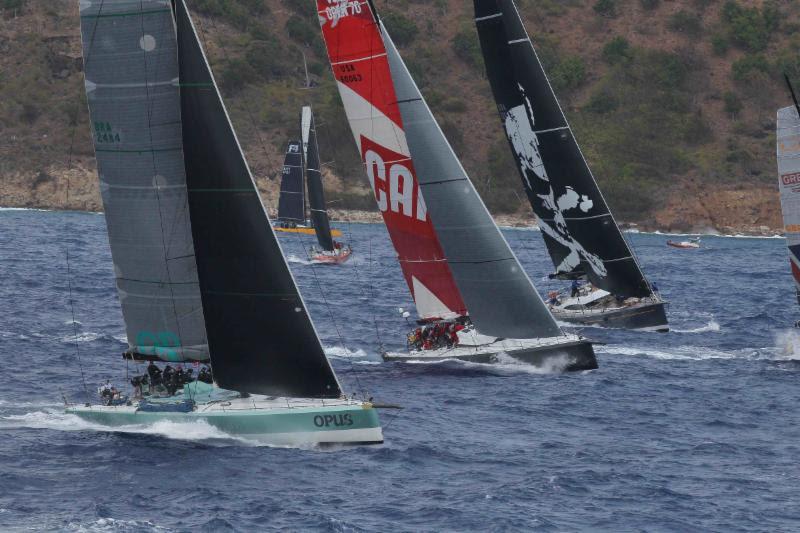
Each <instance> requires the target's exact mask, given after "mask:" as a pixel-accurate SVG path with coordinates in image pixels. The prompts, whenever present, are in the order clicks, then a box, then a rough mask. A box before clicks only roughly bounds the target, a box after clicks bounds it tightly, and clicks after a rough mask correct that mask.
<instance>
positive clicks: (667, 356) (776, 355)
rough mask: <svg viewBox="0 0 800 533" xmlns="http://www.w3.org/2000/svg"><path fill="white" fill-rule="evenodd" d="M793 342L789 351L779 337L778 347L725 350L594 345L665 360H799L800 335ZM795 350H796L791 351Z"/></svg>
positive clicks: (600, 350) (601, 350)
mask: <svg viewBox="0 0 800 533" xmlns="http://www.w3.org/2000/svg"><path fill="white" fill-rule="evenodd" d="M793 342H794V343H795V344H791V343H790V344H789V346H790V351H788V352H787V351H786V350H785V348H786V347H785V345H782V344H781V340H780V339H779V340H778V341H777V342H776V343H777V345H778V347H777V348H776V347H774V346H767V347H764V348H742V349H740V350H733V351H725V350H717V349H714V348H709V347H706V346H674V347H670V348H669V349H668V350H664V349H653V348H649V347H647V348H645V347H636V346H617V345H608V346H595V350H596V351H597V353H599V354H608V355H624V356H632V357H649V358H652V359H661V360H665V361H706V360H713V359H719V360H722V359H728V360H734V359H738V360H743V361H790V360H795V359H796V360H799V361H800V336H798V337H796V338H795V339H793ZM791 350H796V351H791Z"/></svg>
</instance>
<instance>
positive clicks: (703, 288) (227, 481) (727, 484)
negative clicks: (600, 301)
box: [0, 210, 800, 532]
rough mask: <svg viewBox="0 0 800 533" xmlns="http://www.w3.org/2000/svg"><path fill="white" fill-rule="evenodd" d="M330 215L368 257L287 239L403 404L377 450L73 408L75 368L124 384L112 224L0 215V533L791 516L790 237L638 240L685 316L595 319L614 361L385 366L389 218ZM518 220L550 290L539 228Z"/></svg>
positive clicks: (332, 341)
mask: <svg viewBox="0 0 800 533" xmlns="http://www.w3.org/2000/svg"><path fill="white" fill-rule="evenodd" d="M338 227H340V228H341V229H342V230H344V231H345V240H349V241H350V242H351V244H352V245H353V248H354V250H355V252H356V256H355V258H354V260H352V261H351V262H350V263H348V264H347V265H344V266H341V267H329V266H328V267H326V266H317V265H312V264H310V263H309V261H308V256H307V253H306V248H307V246H309V245H310V244H312V242H313V241H312V240H311V238H309V237H298V236H284V237H281V241H282V243H283V245H284V249H285V251H286V255H287V256H288V257H289V260H290V263H291V266H292V268H293V270H294V272H295V274H296V276H297V278H298V280H299V283H300V284H301V286H302V290H303V293H304V295H305V297H306V301H307V302H308V303H309V305H310V308H311V312H312V315H313V317H314V319H315V322H316V325H317V327H318V329H319V331H320V334H321V336H322V337H323V339H324V343H325V345H326V348H327V352H328V355H329V357H330V358H331V360H332V361H333V364H334V367H335V368H336V370H337V372H338V374H339V376H340V379H341V380H342V382H343V383H344V385H345V386H346V388H348V389H349V390H350V391H355V392H364V393H366V394H369V395H372V396H374V397H375V398H377V399H379V400H381V401H384V402H390V403H396V404H400V405H402V406H403V407H404V408H405V409H403V410H402V411H388V412H383V413H382V422H383V425H384V433H385V438H386V443H385V444H383V445H380V446H373V447H341V448H326V449H314V448H304V449H296V448H271V447H265V446H256V445H254V444H253V443H252V442H248V441H243V440H238V439H236V438H235V437H232V436H230V435H226V434H224V433H221V432H220V431H218V430H216V429H214V428H212V427H210V426H207V425H202V424H189V425H176V424H156V425H154V426H142V427H129V428H126V429H125V430H124V431H116V432H112V431H107V430H105V428H103V427H99V426H94V425H91V424H87V423H85V422H81V421H80V420H78V419H77V418H74V417H72V416H66V415H64V414H63V409H62V405H63V404H62V395H63V396H67V397H70V398H81V397H82V396H81V395H82V378H81V372H83V375H84V378H85V381H86V382H87V383H88V384H89V386H90V387H91V388H92V389H94V388H95V387H96V386H97V385H98V384H100V383H101V382H102V381H104V380H105V379H107V378H110V379H112V380H113V381H116V382H118V383H122V382H123V380H124V377H125V372H126V367H125V363H124V362H123V361H122V359H121V357H120V353H121V352H122V351H123V350H124V349H125V346H126V345H125V341H124V339H125V337H124V327H123V324H122V317H121V313H120V310H119V306H118V302H117V295H116V290H115V287H114V281H113V273H112V267H111V260H110V252H109V248H108V241H107V237H106V232H105V226H104V219H103V217H102V215H97V214H88V213H62V212H43V211H23V210H0V530H3V531H17V530H20V531H22V530H62V531H126V532H127V531H130V532H139V531H142V532H148V531H270V530H314V531H337V532H338V531H342V532H344V531H347V532H349V531H464V530H480V531H506V530H526V531H528V530H536V531H578V530H587V531H724V532H729V531H759V530H760V531H796V530H799V529H800V507H799V506H798V489H800V408H798V403H799V402H798V400H800V337H798V336H796V335H795V333H794V331H793V328H792V324H793V323H794V322H795V320H797V319H798V318H800V309H798V307H797V302H796V301H795V298H794V289H793V286H792V281H791V278H790V274H789V265H788V261H787V255H786V251H785V248H784V246H785V245H784V241H783V240H782V239H778V238H774V239H758V238H726V237H706V238H704V241H703V244H704V247H703V249H701V250H676V249H672V248H668V247H666V246H665V241H666V239H667V238H668V237H667V236H663V235H646V234H630V235H628V236H629V238H630V240H631V241H632V242H633V244H634V246H635V248H636V250H637V252H638V254H639V256H640V258H641V261H642V263H643V265H644V269H645V271H646V272H647V274H648V275H649V277H651V279H654V280H656V281H657V282H658V284H659V286H660V287H661V290H662V293H663V294H664V296H665V297H666V298H667V299H668V300H669V301H670V302H671V305H670V309H669V316H670V319H671V323H672V327H673V331H672V332H671V333H669V334H657V333H635V332H623V331H608V330H602V329H594V328H592V329H585V330H583V332H584V334H585V335H587V336H590V337H591V338H593V339H595V340H597V341H601V342H603V343H606V344H605V345H600V346H598V347H597V352H598V359H599V363H600V369H599V370H597V371H592V372H585V373H579V374H572V375H559V374H547V373H541V372H537V371H535V370H533V369H531V368H530V367H527V366H525V365H516V364H513V363H512V364H498V365H475V364H466V363H446V364H407V363H392V364H389V363H381V362H380V358H379V356H378V351H379V346H380V345H381V344H383V345H384V346H385V347H387V348H393V347H394V348H399V347H401V346H402V345H403V344H404V336H405V333H406V331H407V329H408V326H407V324H406V321H405V319H404V318H403V317H402V316H401V314H400V312H399V309H400V308H403V309H409V310H411V309H413V307H412V303H411V301H410V298H409V295H408V291H407V289H406V287H405V284H404V282H403V279H402V277H401V274H400V270H399V267H398V265H397V263H396V261H395V259H394V254H393V251H392V250H391V248H390V245H389V243H388V240H387V236H386V232H385V230H384V228H383V227H382V226H380V225H364V224H353V225H348V224H339V225H338ZM505 233H506V236H507V238H508V239H509V241H510V243H511V244H512V246H513V247H514V248H515V249H516V250H517V252H518V254H519V256H520V259H521V261H522V262H523V264H524V265H525V267H526V268H527V269H528V271H529V273H530V275H531V277H532V278H533V279H534V280H535V282H536V283H537V285H538V288H539V289H540V290H541V291H542V292H545V291H547V290H548V289H550V288H554V287H555V285H553V284H552V283H551V282H549V281H546V280H544V279H543V278H544V277H545V275H546V273H548V272H549V271H550V269H551V267H550V266H548V262H547V260H546V258H545V255H544V247H543V244H542V240H541V236H540V235H539V233H537V232H536V231H526V230H508V231H506V232H505ZM67 253H69V258H70V261H69V268H68V267H67ZM70 285H71V288H72V294H73V300H74V322H73V313H72V308H71V306H70V305H69V296H68V295H69V288H70ZM76 333H77V334H76ZM130 370H133V369H130Z"/></svg>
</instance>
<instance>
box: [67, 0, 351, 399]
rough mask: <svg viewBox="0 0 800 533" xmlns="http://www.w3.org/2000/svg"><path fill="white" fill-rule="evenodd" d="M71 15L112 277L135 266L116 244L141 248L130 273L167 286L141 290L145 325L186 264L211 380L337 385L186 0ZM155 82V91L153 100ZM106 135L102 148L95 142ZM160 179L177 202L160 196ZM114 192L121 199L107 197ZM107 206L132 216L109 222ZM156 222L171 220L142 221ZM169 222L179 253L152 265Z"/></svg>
mask: <svg viewBox="0 0 800 533" xmlns="http://www.w3.org/2000/svg"><path fill="white" fill-rule="evenodd" d="M173 14H174V18H173ZM81 17H82V21H83V26H84V27H83V30H84V56H85V61H86V72H87V90H88V94H89V100H90V108H91V110H92V121H93V123H94V124H95V130H96V131H95V133H96V137H95V144H96V147H98V160H99V161H98V165H99V166H100V167H101V168H100V174H101V176H102V178H101V179H102V182H103V183H109V184H113V185H115V187H106V191H105V192H104V195H105V196H106V197H107V198H108V199H109V200H110V202H108V200H106V201H107V202H108V203H107V204H106V205H107V206H111V207H112V209H111V211H112V213H111V214H110V215H109V217H110V218H109V220H110V222H109V234H110V235H111V241H112V249H113V252H112V253H114V254H115V263H117V262H120V263H121V264H120V265H118V267H117V270H118V271H121V274H120V272H118V274H117V277H118V280H119V279H120V278H123V279H125V280H128V279H129V278H130V277H131V274H129V273H128V272H127V271H126V269H128V268H133V267H132V265H135V263H134V262H133V259H128V258H127V256H128V255H130V256H135V257H134V259H138V260H141V261H145V259H142V258H141V257H140V256H142V255H148V254H149V255H148V257H147V258H146V261H148V262H147V264H142V265H141V266H140V267H137V268H138V270H136V271H135V275H137V276H140V278H137V280H136V281H137V282H138V283H140V284H141V285H142V286H150V285H152V286H153V290H155V289H162V286H164V285H166V286H167V289H166V291H167V292H161V293H157V294H155V295H154V296H153V297H151V298H149V299H148V300H145V303H146V304H147V305H148V307H147V311H148V312H149V313H150V315H151V318H150V320H151V321H152V323H153V324H154V325H155V324H157V323H159V321H161V320H163V318H162V317H160V316H158V315H159V313H162V314H166V310H165V309H166V308H167V306H166V305H165V304H163V303H162V304H161V307H155V306H154V304H152V305H151V304H150V303H149V300H151V299H152V300H159V301H161V300H168V298H167V296H169V298H172V299H176V296H175V294H178V293H177V290H175V291H173V292H172V293H170V292H168V291H169V290H170V286H171V285H178V284H179V283H178V282H176V279H177V277H176V270H175V269H174V267H173V262H174V261H181V263H180V264H182V265H186V266H185V271H186V272H189V274H186V272H182V273H183V276H184V277H183V278H180V282H181V283H184V285H185V286H186V287H190V288H192V291H191V292H190V291H189V290H188V289H187V288H185V287H184V288H183V290H185V291H187V292H188V293H189V294H190V296H192V299H188V298H187V299H186V300H187V301H191V302H193V303H195V304H196V309H195V311H194V314H195V315H200V316H202V317H203V319H204V324H205V328H204V338H205V337H206V336H207V339H208V343H207V344H208V354H209V355H210V359H211V363H212V364H213V368H214V378H215V380H216V382H217V384H218V385H219V386H221V387H223V388H226V389H231V390H236V391H241V392H249V393H256V394H266V395H272V396H277V395H288V396H298V397H316V398H329V397H338V396H340V394H341V391H340V387H339V384H338V382H337V380H336V376H335V375H334V373H333V370H332V369H331V367H330V365H329V363H328V361H327V359H326V357H325V354H324V352H323V350H322V346H321V343H320V341H319V338H318V337H317V334H316V331H315V330H314V326H313V324H312V323H311V319H310V317H309V316H308V312H307V310H306V306H305V304H304V302H303V300H302V298H301V296H300V294H299V292H298V289H297V286H296V284H295V283H294V279H293V278H292V275H291V272H290V270H289V267H288V265H287V264H286V261H285V259H284V257H283V254H282V252H281V249H280V246H279V244H278V241H277V238H276V237H275V234H274V232H273V231H272V228H271V226H270V224H269V219H268V217H267V215H266V212H265V211H264V208H263V205H262V203H261V199H260V197H259V194H258V191H257V189H256V187H255V184H254V182H253V179H252V176H251V174H250V170H249V168H248V166H247V163H246V161H245V159H244V156H243V154H242V151H241V148H240V146H239V143H238V140H237V139H236V136H235V134H234V131H233V128H232V126H231V124H230V121H229V119H228V116H227V112H226V110H225V107H224V105H223V103H222V99H221V97H220V95H219V92H218V90H217V87H216V84H215V82H214V78H213V75H212V73H211V70H210V68H209V66H208V63H207V61H206V58H205V55H204V53H203V50H202V48H201V46H200V43H199V41H198V38H197V34H196V33H195V31H194V27H193V25H192V21H191V19H190V17H189V14H188V12H187V9H186V5H185V3H184V0H150V1H145V0H114V1H112V0H94V1H91V0H81ZM96 60H97V61H98V63H100V66H95V64H94V62H95V61H96ZM98 90H102V91H104V92H101V93H97V92H96V91H98ZM162 90H163V91H164V93H165V96H163V97H162V98H158V99H155V98H152V96H151V95H155V94H161V93H160V91H162ZM105 91H107V92H105ZM128 91H138V92H132V93H131V92H128ZM100 96H103V98H102V99H101V98H100ZM100 124H102V125H103V126H102V128H101V127H100V126H99V125H100ZM117 124H119V125H117ZM98 130H101V131H98ZM106 134H108V135H107V136H106ZM98 135H99V136H98ZM107 143H112V144H113V146H112V148H113V151H112V152H103V151H102V150H103V149H105V148H106V146H105V145H106V144H107ZM105 153H110V154H111V155H108V156H103V155H101V154H105ZM175 154H177V155H178V157H175ZM105 157H108V160H109V161H111V162H110V163H109V162H108V161H107V160H105V159H103V158H105ZM101 159H102V162H101V161H100V160H101ZM145 163H149V164H145ZM150 184H156V185H158V187H156V188H155V190H154V188H153V187H151V186H149V185H150ZM164 189H167V190H169V191H170V194H173V195H176V196H179V198H180V201H174V200H172V199H171V197H168V198H169V199H170V201H165V200H164V198H162V195H161V192H162V190H164ZM175 191H177V192H175ZM187 193H188V194H187ZM117 199H122V200H124V203H121V204H119V205H117V204H116V203H115V200H117ZM117 211H119V212H122V211H127V212H126V213H124V215H118V214H117V213H116V212H117ZM117 216H121V217H122V216H124V217H125V218H121V219H119V220H122V221H124V222H126V223H127V224H129V225H130V227H129V228H127V229H119V228H117V227H116V226H117V225H118V224H119V220H118V219H117V218H116V217H117ZM178 220H182V222H181V223H176V222H174V221H178ZM164 221H168V224H171V225H162V226H161V227H162V229H160V230H158V228H156V229H157V231H156V230H153V229H152V228H151V225H156V226H158V225H159V224H165V222H164ZM112 227H113V228H114V229H112ZM163 228H167V229H163ZM118 231H125V232H126V233H121V234H120V233H118ZM177 232H183V233H181V238H182V239H184V241H183V243H182V245H181V246H182V249H183V252H184V254H185V256H183V257H176V254H175V253H174V250H173V249H172V248H170V249H169V251H170V254H169V255H167V259H165V260H164V262H165V263H167V268H166V269H164V268H163V267H161V263H160V262H159V261H157V260H156V259H155V257H156V256H157V255H158V253H160V250H162V249H164V248H165V247H164V246H161V245H160V244H159V242H161V241H160V240H156V241H154V240H153V236H154V235H155V236H159V233H160V234H161V235H164V236H165V237H164V239H165V240H166V242H170V243H172V242H173V241H170V240H168V239H167V237H166V236H167V235H169V236H170V237H172V235H173V234H177ZM189 232H190V235H191V240H189V239H188V238H187V233H189ZM192 243H193V253H192V248H191V247H190V246H189V245H190V244H192ZM154 250H156V251H155V252H154ZM151 256H152V257H151ZM123 258H125V259H124V262H123ZM159 275H163V276H165V277H163V278H160V277H159ZM118 283H119V281H118ZM198 284H199V290H198ZM120 287H122V285H121V284H120ZM198 293H199V297H200V298H199V300H200V302H202V304H200V303H199V302H197V300H196V298H197V295H198ZM183 295H184V293H180V296H183ZM120 296H121V298H120V299H121V300H122V301H123V309H124V308H125V306H126V303H125V302H126V300H127V299H128V298H129V296H128V295H127V294H126V293H125V292H123V290H122V289H121V290H120ZM137 298H139V295H137ZM137 301H138V300H137ZM139 316H140V315H139V314H137V315H136V316H135V318H137V319H138V317H139ZM141 316H142V317H144V316H145V314H144V313H142V314H141ZM125 320H126V325H127V327H128V331H129V335H131V333H130V332H131V331H134V332H135V331H136V328H138V327H144V326H143V325H140V324H138V323H136V322H133V321H129V314H126V315H125ZM142 320H144V318H142ZM142 324H145V325H147V324H148V323H146V322H143V323H142ZM202 324H203V321H201V322H200V325H202ZM182 326H183V324H181V327H182ZM200 331H203V329H202V327H201V328H200ZM181 339H182V341H183V342H184V343H185V337H183V338H181ZM181 347H183V344H182V345H181Z"/></svg>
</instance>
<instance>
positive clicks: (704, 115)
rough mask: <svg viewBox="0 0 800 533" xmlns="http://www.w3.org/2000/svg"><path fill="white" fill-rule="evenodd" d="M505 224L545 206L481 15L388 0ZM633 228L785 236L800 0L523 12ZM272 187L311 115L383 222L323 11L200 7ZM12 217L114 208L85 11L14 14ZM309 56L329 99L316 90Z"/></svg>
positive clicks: (337, 169) (3, 152) (4, 90)
mask: <svg viewBox="0 0 800 533" xmlns="http://www.w3.org/2000/svg"><path fill="white" fill-rule="evenodd" d="M376 4H377V6H378V8H379V9H380V10H381V14H382V16H383V17H384V20H385V22H386V24H387V26H388V28H389V30H390V31H391V32H392V34H393V36H394V38H395V41H396V42H397V43H398V45H399V46H400V47H401V50H402V52H403V53H404V55H405V56H406V59H407V60H408V62H409V65H410V67H411V69H412V72H414V74H415V76H416V78H417V80H418V81H419V83H420V85H421V87H422V90H423V92H424V93H425V95H426V96H427V98H428V100H429V103H430V104H431V107H432V108H433V109H434V112H435V113H436V114H437V116H438V117H439V119H440V121H441V123H442V126H443V129H444V130H445V132H446V133H447V134H448V136H449V138H450V140H451V142H452V144H453V145H454V148H455V149H456V151H457V153H458V154H459V155H460V156H461V157H462V160H463V162H464V164H465V166H466V168H467V170H468V171H469V173H470V175H471V176H472V178H473V181H474V182H475V183H476V185H477V186H478V188H479V190H480V192H481V193H482V194H483V196H484V197H485V199H486V200H487V204H488V205H489V207H490V208H491V209H492V210H493V211H494V212H495V213H505V214H513V213H519V214H520V215H528V214H529V211H530V208H529V207H528V205H527V203H525V202H523V201H522V200H521V199H522V198H523V197H524V195H523V192H522V189H521V186H520V184H519V178H518V176H517V174H516V171H515V169H514V166H513V164H512V162H511V159H510V155H509V151H508V149H507V146H506V143H505V140H504V138H503V136H502V133H501V131H500V128H499V123H498V121H497V117H496V114H495V111H494V106H493V102H492V99H491V94H490V91H489V86H488V83H487V81H486V80H485V77H484V75H483V65H482V60H481V57H480V50H479V48H478V44H477V37H476V34H475V30H474V25H473V24H472V22H471V15H472V2H469V1H463V0H462V1H456V0H428V1H424V0H393V1H391V2H389V1H387V0H376ZM518 4H519V7H520V10H521V11H522V14H523V16H524V18H525V19H526V21H527V23H528V29H529V31H530V32H531V34H532V37H533V40H534V42H535V44H536V45H537V47H538V49H539V52H540V55H541V56H542V58H543V60H544V61H545V62H546V64H547V68H548V72H549V74H550V76H551V78H552V81H553V84H554V86H555V87H556V89H557V91H558V93H559V95H560V97H561V100H562V104H563V105H564V107H565V111H566V113H567V115H568V118H569V119H570V121H571V122H572V125H573V127H574V129H575V131H576V134H577V137H578V140H579V142H580V143H581V144H582V147H583V149H584V152H585V153H586V156H587V159H588V160H589V162H590V164H591V165H592V167H593V170H594V172H595V174H596V175H597V178H598V180H599V181H600V184H601V187H602V188H603V190H604V192H605V194H606V196H607V198H608V200H609V202H610V203H611V204H612V207H613V208H614V209H615V211H616V213H617V215H618V218H620V219H622V220H626V221H630V222H637V223H640V224H642V225H643V226H646V227H659V228H663V229H689V228H692V227H694V228H696V229H706V228H719V229H722V228H725V227H731V228H736V229H750V230H753V231H757V230H758V229H759V228H760V227H762V226H763V227H766V228H779V227H780V226H781V224H780V218H779V209H778V202H777V193H776V187H775V186H774V181H775V180H774V177H775V176H774V174H775V156H774V153H775V148H774V137H775V134H774V116H775V110H776V109H777V108H778V107H781V106H784V105H787V104H788V96H787V94H786V90H785V88H784V87H783V84H782V83H783V82H782V80H781V77H780V74H781V72H783V71H787V72H789V74H790V75H791V76H793V77H794V78H795V79H797V80H798V84H800V2H798V1H797V0H775V1H763V0H728V1H723V0H685V1H681V2H679V1H670V0H518ZM189 5H190V8H191V9H192V10H193V11H194V13H195V14H196V17H197V19H198V24H199V27H200V29H201V36H202V38H203V40H204V41H205V45H206V47H207V49H208V51H209V55H210V59H211V63H212V66H213V68H214V70H215V72H216V73H217V75H218V79H219V81H220V84H221V86H222V90H223V93H224V96H225V98H226V102H227V103H228V106H229V109H230V111H231V114H232V117H233V120H234V122H235V125H236V128H237V131H238V133H239V135H240V137H241V140H242V143H243V145H244V148H245V151H246V152H247V156H248V159H249V161H250V163H251V166H252V167H253V171H254V173H255V174H256V176H257V177H258V180H259V186H260V187H261V189H262V190H263V192H264V193H265V194H266V197H267V198H268V200H269V201H270V202H273V200H274V195H275V191H276V188H277V182H276V181H275V180H274V178H276V177H277V176H278V174H279V171H280V168H281V165H282V159H283V154H282V152H283V150H284V148H285V143H286V141H287V139H288V138H289V137H290V136H296V135H297V129H298V124H297V122H298V114H299V108H300V106H301V105H303V104H307V103H311V104H313V105H314V107H315V111H316V113H317V116H318V121H319V123H320V128H319V129H320V135H321V139H320V143H321V150H322V154H323V159H324V160H326V161H328V164H327V165H326V167H327V178H328V181H327V183H328V186H329V188H330V189H331V193H329V200H330V201H331V203H332V205H333V206H335V207H337V208H349V209H366V210H374V201H373V200H372V199H371V197H370V193H369V191H368V190H367V189H366V179H365V178H364V176H363V171H362V169H361V166H360V164H359V161H358V155H357V153H356V149H355V144H354V143H353V141H352V137H351V134H350V131H349V128H348V126H347V123H346V121H345V118H344V113H343V110H342V108H341V104H340V102H339V98H338V93H337V91H336V89H335V85H334V82H333V79H332V77H331V75H330V71H329V67H328V64H327V60H326V57H325V51H324V45H323V43H322V41H321V39H320V36H319V28H318V26H317V21H316V18H315V15H314V8H315V6H314V2H312V1H311V0H307V1H306V0H189ZM0 11H2V16H0V51H1V52H2V55H0V177H2V182H0V205H4V206H29V207H48V208H70V209H91V210H99V209H100V202H99V195H98V187H97V184H96V181H97V180H96V176H95V168H94V161H93V155H92V146H91V139H90V136H89V125H88V112H87V110H86V103H85V98H84V96H83V88H82V86H83V78H82V72H81V70H82V61H81V54H80V37H79V22H78V9H77V1H76V0H0ZM303 55H305V57H306V60H307V63H308V70H309V73H310V78H311V82H312V83H311V85H312V89H309V90H305V89H302V87H303V85H304V84H305V74H304V68H303Z"/></svg>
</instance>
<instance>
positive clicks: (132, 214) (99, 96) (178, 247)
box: [80, 0, 209, 361]
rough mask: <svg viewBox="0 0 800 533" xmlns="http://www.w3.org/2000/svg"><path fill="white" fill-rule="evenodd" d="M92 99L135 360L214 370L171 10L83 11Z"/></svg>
mask: <svg viewBox="0 0 800 533" xmlns="http://www.w3.org/2000/svg"><path fill="white" fill-rule="evenodd" d="M80 14H81V34H82V41H83V53H84V66H85V76H86V96H87V100H88V102H89V111H90V114H91V120H92V128H93V131H92V134H93V137H94V146H95V153H96V156H97V169H98V173H99V176H100V192H101V194H102V197H103V207H104V208H105V215H106V227H107V229H108V237H109V239H108V240H109V243H110V245H111V255H112V258H113V260H114V275H115V277H116V283H117V290H118V292H119V299H120V303H121V306H122V314H123V317H124V319H125V327H126V332H127V337H128V344H129V348H128V351H129V353H130V355H131V356H136V357H156V358H160V359H164V360H168V361H181V360H206V359H208V357H209V355H208V345H207V344H208V343H207V340H206V330H205V323H204V320H203V306H202V303H201V299H200V288H199V283H198V279H197V266H196V263H195V250H194V244H193V242H192V223H191V221H190V217H189V206H188V200H187V192H186V177H185V174H184V167H183V146H182V142H181V120H180V98H181V96H180V89H179V87H178V52H177V43H176V41H175V25H174V23H173V19H172V12H171V10H170V8H169V4H168V2H165V1H163V0H161V1H159V0H149V1H143V2H140V1H113V2H112V1H109V0H106V1H99V0H96V1H94V2H87V1H84V2H81V3H80Z"/></svg>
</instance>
